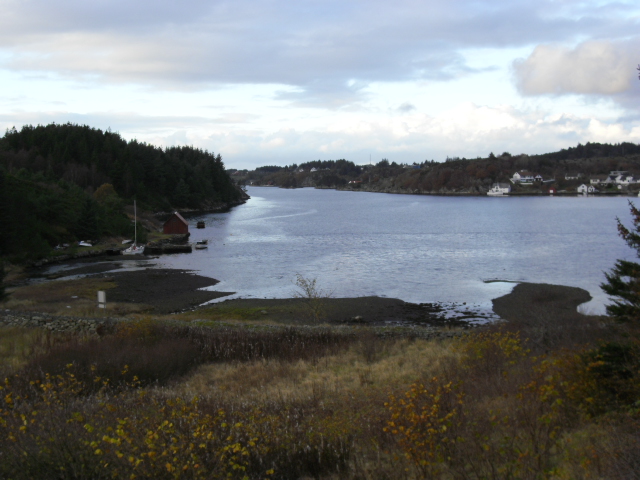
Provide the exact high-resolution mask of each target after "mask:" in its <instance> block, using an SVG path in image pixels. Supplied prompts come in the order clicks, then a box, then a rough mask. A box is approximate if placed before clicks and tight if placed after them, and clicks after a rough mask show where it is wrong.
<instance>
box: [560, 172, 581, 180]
mask: <svg viewBox="0 0 640 480" xmlns="http://www.w3.org/2000/svg"><path fill="white" fill-rule="evenodd" d="M580 178H582V174H581V173H574V172H571V173H565V174H564V179H565V180H579V179H580Z"/></svg>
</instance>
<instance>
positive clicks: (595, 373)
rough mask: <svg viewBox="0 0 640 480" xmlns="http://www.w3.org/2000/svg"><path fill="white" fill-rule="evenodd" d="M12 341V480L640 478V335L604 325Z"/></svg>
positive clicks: (1, 404) (134, 330) (7, 400)
mask: <svg viewBox="0 0 640 480" xmlns="http://www.w3.org/2000/svg"><path fill="white" fill-rule="evenodd" d="M541 329H542V330H543V331H542V330H541ZM11 332H12V333H11V334H10V335H8V336H6V337H5V336H3V337H2V338H3V340H2V341H0V346H2V345H4V344H5V340H4V339H5V338H13V339H14V340H12V341H13V342H14V344H15V345H16V346H18V345H21V346H20V347H16V348H15V349H14V350H12V352H14V353H11V352H9V353H8V354H7V358H9V357H11V356H12V355H14V356H15V357H16V358H20V360H19V361H18V362H14V363H13V364H11V365H5V375H6V376H7V377H8V381H7V383H5V385H4V387H3V391H2V395H0V430H3V434H2V435H0V451H2V452H4V453H3V455H4V457H3V458H4V460H3V462H0V476H2V477H3V478H5V477H6V478H15V479H20V478H34V477H36V478H37V477H42V476H46V474H47V472H60V474H59V477H60V478H107V477H109V478H113V477H118V478H120V477H122V478H132V475H133V476H137V477H138V478H220V477H228V478H283V479H284V478H326V479H329V478H332V479H334V478H336V479H337V478H345V479H356V478H357V479H367V478H371V479H374V478H375V479H377V478H403V479H404V478H438V479H480V478H482V479H485V478H487V479H488V478H491V479H503V478H531V479H534V478H535V479H537V478H541V479H573V478H637V471H638V467H639V465H638V458H640V433H639V432H640V428H638V427H640V340H639V338H640V337H639V335H638V331H637V329H634V328H624V329H622V328H620V327H619V326H616V325H612V324H603V323H602V320H601V319H600V320H598V321H597V322H590V321H585V322H583V323H581V324H579V325H578V324H576V323H575V322H572V323H565V324H562V322H555V323H554V322H552V321H549V322H543V324H542V325H531V324H527V323H526V322H523V323H520V324H519V323H518V322H511V323H508V324H501V325H494V326H492V327H489V328H485V329H481V330H478V331H477V332H476V333H474V334H472V335H468V336H465V337H464V338H460V339H453V340H442V341H440V340H431V341H427V340H422V339H413V338H407V337H404V338H387V337H384V338H383V337H379V336H377V335H375V334H373V333H372V332H371V331H369V330H367V329H364V328H358V329H356V328H354V329H351V330H348V329H344V328H343V329H340V330H339V331H334V330H331V329H323V328H318V329H295V328H278V329H273V328H270V329H253V330H252V329H248V328H240V327H218V328H215V329H209V328H189V327H186V326H179V324H176V323H173V324H162V323H158V322H157V321H155V320H154V319H152V318H141V319H140V320H138V321H134V322H130V323H126V324H122V325H118V326H117V327H114V330H113V331H112V332H108V333H107V335H105V336H104V337H101V338H99V339H84V338H74V337H67V338H60V339H59V340H58V341H57V342H49V343H43V342H42V341H40V342H38V341H36V339H34V338H32V337H29V336H28V334H27V333H20V331H18V330H11ZM32 341H33V342H34V345H35V344H37V345H40V347H39V349H38V350H37V351H35V350H33V351H31V350H29V348H27V347H28V344H29V343H30V342H32ZM0 351H4V350H0ZM7 351H8V350H7ZM21 352H24V354H23V353H21ZM29 352H31V353H29ZM634 475H635V476H634Z"/></svg>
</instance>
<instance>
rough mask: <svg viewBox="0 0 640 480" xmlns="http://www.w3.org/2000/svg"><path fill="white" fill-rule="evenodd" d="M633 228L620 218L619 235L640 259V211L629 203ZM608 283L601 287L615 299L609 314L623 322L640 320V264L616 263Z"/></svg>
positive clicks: (619, 261) (609, 274)
mask: <svg viewBox="0 0 640 480" xmlns="http://www.w3.org/2000/svg"><path fill="white" fill-rule="evenodd" d="M629 208H630V210H631V216H632V221H633V228H632V229H631V230H630V229H628V228H627V227H625V226H624V225H623V224H622V222H621V221H620V219H619V218H618V219H617V221H618V234H619V235H620V236H621V237H622V238H623V239H624V241H625V242H627V245H629V247H631V248H633V249H634V250H635V251H636V253H637V255H638V257H640V210H638V209H637V208H636V206H635V205H634V204H633V203H631V202H629ZM605 277H606V278H607V281H606V282H605V283H603V284H602V285H600V288H602V290H604V291H605V293H607V294H609V295H611V296H612V297H615V298H614V299H613V304H611V305H607V307H606V308H607V313H608V314H609V315H611V316H613V317H615V318H616V319H617V320H619V321H622V322H638V321H639V320H640V264H638V263H637V262H630V261H627V260H618V261H616V264H615V266H614V267H613V269H612V270H611V271H610V272H609V273H605Z"/></svg>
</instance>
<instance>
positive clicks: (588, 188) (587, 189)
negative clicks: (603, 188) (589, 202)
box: [577, 183, 598, 193]
mask: <svg viewBox="0 0 640 480" xmlns="http://www.w3.org/2000/svg"><path fill="white" fill-rule="evenodd" d="M577 190H578V193H597V192H598V189H597V188H596V187H594V186H593V185H586V184H584V183H583V184H582V185H580V186H579V187H578V189H577Z"/></svg>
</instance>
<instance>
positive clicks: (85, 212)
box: [75, 197, 99, 240]
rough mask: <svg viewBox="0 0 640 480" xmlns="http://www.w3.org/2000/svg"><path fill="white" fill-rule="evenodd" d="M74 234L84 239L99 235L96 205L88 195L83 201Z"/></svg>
mask: <svg viewBox="0 0 640 480" xmlns="http://www.w3.org/2000/svg"><path fill="white" fill-rule="evenodd" d="M75 234H76V237H78V238H80V239H84V240H95V239H96V238H98V236H99V230H98V205H97V203H96V201H95V200H93V199H92V198H89V197H88V198H86V199H85V201H84V205H83V207H82V210H81V211H80V217H79V218H78V225H77V227H76V230H75Z"/></svg>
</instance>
